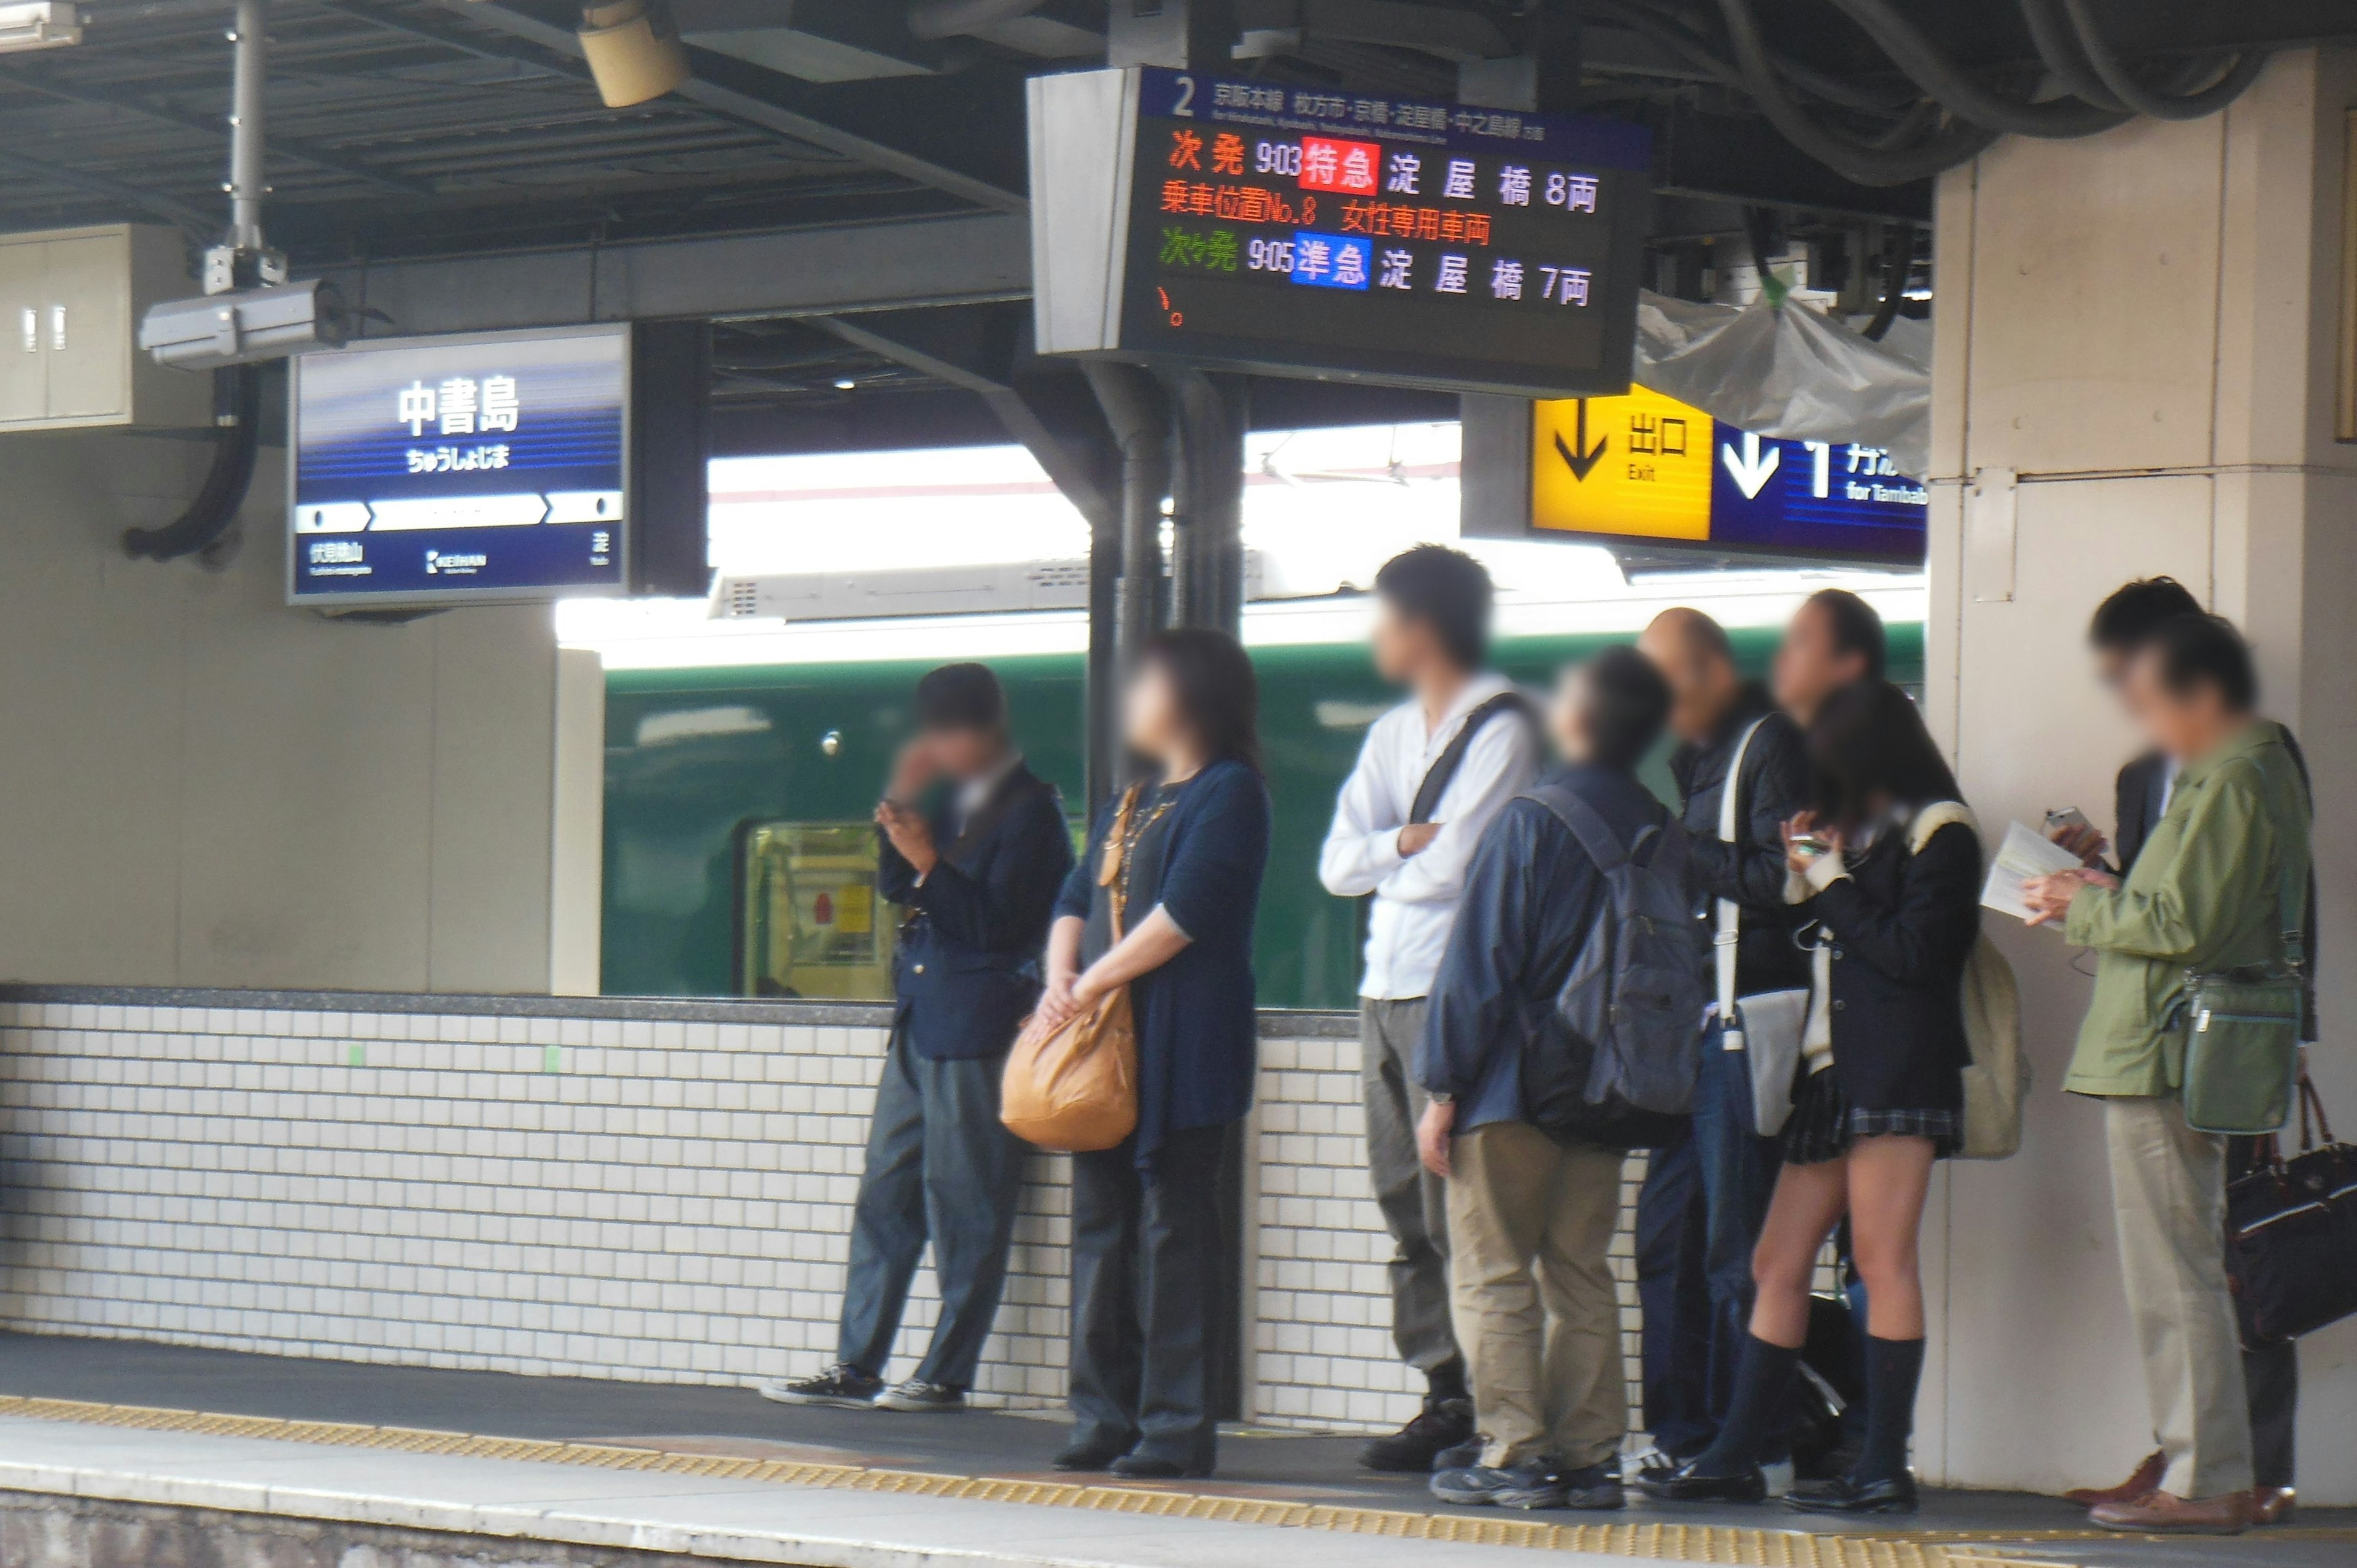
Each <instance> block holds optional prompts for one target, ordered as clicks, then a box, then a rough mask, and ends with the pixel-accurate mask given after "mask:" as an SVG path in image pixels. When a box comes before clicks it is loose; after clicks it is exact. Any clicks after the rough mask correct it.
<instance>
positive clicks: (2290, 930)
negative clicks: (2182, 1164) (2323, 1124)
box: [2182, 867, 2308, 1136]
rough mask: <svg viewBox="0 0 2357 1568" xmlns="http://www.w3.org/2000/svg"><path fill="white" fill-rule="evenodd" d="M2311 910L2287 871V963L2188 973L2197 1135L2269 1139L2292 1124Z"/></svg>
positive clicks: (2283, 909) (2188, 1078)
mask: <svg viewBox="0 0 2357 1568" xmlns="http://www.w3.org/2000/svg"><path fill="white" fill-rule="evenodd" d="M2304 907H2305V899H2304V893H2303V890H2302V887H2301V886H2300V882H2299V879H2297V878H2295V877H2293V876H2292V875H2291V873H2290V868H2289V867H2286V868H2285V873H2284V875H2283V878H2282V882H2281V885H2280V886H2279V887H2278V888H2277V891H2276V909H2277V911H2278V918H2279V921H2280V923H2279V925H2278V928H2277V929H2280V930H2281V931H2282V933H2283V961H2282V963H2281V964H2280V965H2277V966H2270V967H2268V968H2266V969H2242V970H2234V971H2232V972H2228V973H2224V974H2203V973H2201V972H2196V971H2188V972H2187V973H2186V977H2185V980H2186V988H2185V1000H2184V1002H2183V1004H2182V1009H2183V1012H2182V1016H2183V1018H2184V1025H2185V1122H2186V1125H2187V1126H2189V1127H2191V1128H2192V1129H2193V1130H2194V1131H2195V1132H2197V1133H2230V1134H2233V1135H2235V1136H2244V1135H2250V1136H2262V1135H2266V1134H2271V1133H2276V1132H2280V1131H2281V1130H2282V1128H2283V1126H2284V1123H2285V1122H2288V1121H2290V1120H2291V1107H2292V1097H2293V1095H2294V1093H2295V1092H2296V1091H2297V1086H2298V1081H2299V1046H2300V1038H2299V1036H2300V1032H2301V1026H2302V1024H2303V1022H2304V1021H2305V1018H2306V1015H2307V1008H2306V1002H2307V995H2308V980H2307V976H2306V975H2305V973H2304V972H2303V971H2304V969H2305V967H2306V965H2307V962H2308V954H2307V947H2308V940H2307V937H2306V935H2305V934H2304V933H2303V932H2302V931H2301V929H2300V925H2301V917H2302V912H2303V909H2304Z"/></svg>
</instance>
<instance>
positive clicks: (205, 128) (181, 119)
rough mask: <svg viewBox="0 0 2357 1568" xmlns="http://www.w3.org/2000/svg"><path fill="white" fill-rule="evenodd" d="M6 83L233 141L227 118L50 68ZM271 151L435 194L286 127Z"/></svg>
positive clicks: (12, 74) (7, 70)
mask: <svg viewBox="0 0 2357 1568" xmlns="http://www.w3.org/2000/svg"><path fill="white" fill-rule="evenodd" d="M0 83H5V84H6V85H7V86H10V87H15V88H21V89H22V90H23V91H27V92H38V93H40V94H41V95H42V96H44V97H48V98H56V99H59V100H62V101H63V102H68V103H81V104H87V105H89V106H90V107H91V108H95V109H115V110H120V111H122V112H124V113H131V114H138V115H143V116H145V118H147V119H150V120H159V121H162V122H163V123H164V124H167V125H178V127H180V129H182V130H184V131H195V132H198V133H199V134H204V135H207V136H210V137H212V138H213V139H215V140H216V141H222V142H226V141H228V140H229V127H228V125H227V124H225V123H223V122H221V121H215V120H208V119H205V118H203V117H202V116H199V115H195V114H183V113H180V112H179V111H178V110H176V109H167V108H165V107H164V106H163V105H162V104H160V103H154V102H149V101H147V100H145V99H144V98H139V97H135V96H134V95H133V94H131V93H128V92H117V91H109V90H108V89H105V88H102V87H87V86H83V85H81V84H80V83H78V82H70V81H59V80H58V79H57V77H56V76H55V75H54V74H51V73H48V72H44V71H38V70H24V69H22V68H19V67H14V66H0ZM269 150H270V152H272V153H273V154H276V155H279V156H285V157H290V158H294V159H296V160H297V161H298V162H301V163H307V164H309V165H311V166H313V167H314V168H323V169H326V170H328V171H329V172H330V173H333V174H340V175H344V176H346V177H350V178H352V179H359V180H366V181H367V182H368V183H369V184H371V185H377V186H382V187H383V188H386V189H388V190H397V191H400V192H401V193H402V194H403V195H404V196H432V195H434V194H435V190H434V188H433V187H432V186H430V185H427V184H425V183H424V182H423V181H421V180H414V179H405V178H404V177H401V176H400V175H396V174H388V173H386V172H385V171H384V170H382V169H376V168H371V167H370V166H368V165H366V164H364V163H358V162H355V161H353V160H352V159H350V158H346V157H342V156H339V155H337V154H335V153H332V152H329V151H328V150H327V149H326V148H324V147H321V146H320V145H318V144H317V143H316V142H308V141H305V140H303V139H302V138H301V137H299V136H289V135H286V134H284V133H283V132H277V131H274V132H272V133H271V134H270V139H269Z"/></svg>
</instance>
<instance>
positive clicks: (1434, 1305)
mask: <svg viewBox="0 0 2357 1568" xmlns="http://www.w3.org/2000/svg"><path fill="white" fill-rule="evenodd" d="M1424 1014H1425V999H1424V998H1423V997H1421V996H1413V997H1407V998H1405V999H1402V1000H1397V1001H1379V1000H1377V999H1376V998H1374V997H1372V996H1362V997H1361V998H1360V999H1359V1057H1360V1066H1361V1079H1362V1080H1363V1084H1364V1087H1365V1090H1366V1098H1367V1174H1368V1176H1369V1177H1370V1178H1371V1179H1372V1182H1373V1184H1374V1189H1375V1204H1376V1207H1378V1208H1381V1209H1382V1210H1383V1224H1384V1226H1385V1227H1386V1228H1388V1229H1389V1230H1390V1231H1391V1233H1392V1262H1391V1284H1392V1340H1393V1342H1394V1344H1396V1345H1397V1346H1398V1347H1399V1353H1400V1359H1402V1360H1404V1361H1405V1362H1406V1363H1407V1364H1408V1365H1409V1366H1411V1367H1414V1368H1415V1369H1417V1370H1418V1371H1423V1372H1429V1371H1432V1370H1434V1369H1436V1368H1439V1367H1444V1366H1447V1365H1448V1363H1449V1362H1451V1361H1456V1360H1459V1359H1461V1356H1460V1353H1459V1351H1458V1348H1457V1335H1456V1333H1455V1331H1454V1330H1452V1329H1451V1328H1450V1326H1449V1317H1448V1186H1447V1184H1446V1183H1444V1182H1443V1181H1442V1180H1441V1179H1440V1178H1439V1177H1438V1176H1434V1175H1433V1174H1432V1173H1431V1172H1429V1171H1427V1170H1426V1169H1425V1168H1424V1165H1423V1163H1422V1162H1421V1161H1419V1160H1418V1159H1417V1158H1416V1156H1415V1123H1416V1120H1417V1118H1419V1117H1421V1116H1422V1115H1423V1114H1424V1108H1425V1105H1426V1095H1425V1092H1424V1090H1421V1089H1418V1088H1417V1087H1416V1086H1415V1078H1414V1076H1413V1075H1412V1074H1411V1073H1410V1071H1409V1068H1410V1064H1411V1063H1412V1062H1413V1061H1414V1059H1415V1045H1416V1042H1417V1041H1418V1040H1419V1039H1422V1038H1423V1037H1424Z"/></svg>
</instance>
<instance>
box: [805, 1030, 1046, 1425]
mask: <svg viewBox="0 0 2357 1568" xmlns="http://www.w3.org/2000/svg"><path fill="white" fill-rule="evenodd" d="M1005 1070H1006V1058H1005V1057H1004V1056H996V1057H985V1058H980V1059H978V1060H971V1061H966V1060H960V1061H935V1060H933V1059H932V1058H929V1057H920V1056H919V1055H918V1054H917V1053H916V1052H915V1051H914V1050H912V1049H911V1048H910V1047H909V1036H908V1031H906V1030H904V1029H895V1030H894V1031H893V1032H892V1047H891V1050H890V1052H889V1054H888V1055H887V1056H886V1057H885V1058H884V1077H883V1080H882V1081H881V1082H879V1083H878V1084H877V1086H876V1115H875V1120H874V1121H873V1122H870V1123H869V1125H868V1129H867V1165H866V1169H865V1170H863V1171H862V1172H861V1173H860V1176H859V1201H858V1204H857V1206H856V1208H853V1210H852V1215H851V1269H850V1275H849V1278H848V1280H847V1281H846V1282H845V1291H844V1296H843V1325H842V1329H841V1334H840V1338H839V1339H838V1344H839V1346H840V1348H839V1349H838V1350H837V1351H836V1355H837V1357H838V1358H839V1359H842V1360H844V1361H846V1362H848V1363H850V1364H851V1365H852V1366H855V1367H856V1368H858V1369H860V1370H861V1371H863V1372H866V1373H867V1374H868V1375H869V1376H870V1377H881V1376H882V1375H883V1372H884V1368H885V1364H886V1363H887V1362H888V1360H890V1359H891V1355H892V1341H893V1340H894V1338H895V1337H898V1335H899V1332H900V1309H901V1308H902V1306H904V1305H907V1303H908V1299H909V1281H910V1280H911V1279H913V1278H914V1277H915V1276H916V1273H917V1263H918V1260H920V1258H922V1257H923V1256H924V1251H925V1244H926V1243H927V1242H928V1241H930V1242H931V1243H932V1248H933V1274H934V1277H935V1278H936V1279H937V1280H938V1281H939V1282H940V1283H941V1287H942V1316H941V1318H940V1320H939V1321H938V1322H937V1323H936V1324H935V1325H934V1326H933V1342H932V1347H931V1348H930V1349H929V1350H927V1351H926V1352H925V1359H924V1360H923V1361H922V1362H921V1363H920V1365H919V1366H918V1368H917V1374H916V1375H917V1376H918V1377H920V1378H921V1379H923V1380H925V1381H927V1382H929V1383H945V1384H947V1385H948V1386H950V1387H951V1388H954V1389H967V1388H972V1387H973V1386H974V1368H975V1367H976V1366H977V1365H978V1364H979V1363H980V1362H981V1360H982V1346H983V1341H985V1339H987V1338H989V1337H990V1325H991V1320H992V1319H993V1318H994V1317H996V1316H997V1314H998V1295H999V1292H1000V1290H1001V1288H1002V1287H1004V1286H1005V1284H1006V1251H1007V1247H1008V1245H1009V1244H1010V1243H1011V1242H1012V1240H1014V1235H1015V1204H1016V1199H1017V1197H1018V1196H1020V1194H1021V1192H1022V1188H1023V1161H1024V1157H1025V1156H1026V1155H1028V1154H1029V1153H1030V1148H1029V1146H1028V1144H1025V1143H1024V1142H1023V1141H1022V1140H1021V1139H1020V1138H1017V1136H1016V1135H1015V1134H1014V1133H1010V1132H1008V1131H1007V1130H1006V1127H1005V1125H1004V1124H1002V1123H1001V1122H999V1120H998V1079H999V1075H1000V1074H1001V1073H1003V1072H1004V1071H1005Z"/></svg>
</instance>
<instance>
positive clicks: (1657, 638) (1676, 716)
mask: <svg viewBox="0 0 2357 1568" xmlns="http://www.w3.org/2000/svg"><path fill="white" fill-rule="evenodd" d="M1637 651H1638V652H1640V653H1641V654H1643V655H1644V656H1645V657H1646V658H1647V659H1649V660H1652V664H1653V668H1654V669H1656V670H1659V671H1661V672H1662V679H1663V681H1665V682H1668V683H1669V688H1670V733H1671V734H1673V735H1674V736H1677V737H1678V738H1679V739H1680V740H1684V741H1692V742H1695V743H1696V744H1700V743H1701V742H1704V741H1706V740H1708V739H1709V738H1710V737H1711V736H1712V734H1713V733H1714V732H1716V731H1717V728H1718V724H1719V720H1720V719H1722V718H1724V717H1725V716H1726V714H1727V707H1728V704H1729V703H1732V702H1733V701H1734V698H1735V691H1736V688H1737V686H1738V683H1739V677H1738V676H1737V674H1736V672H1735V667H1734V666H1733V665H1731V664H1729V663H1728V662H1727V660H1724V659H1722V658H1720V657H1719V656H1718V654H1717V652H1716V651H1714V650H1708V649H1702V648H1697V647H1695V644H1694V642H1693V640H1692V639H1689V638H1686V637H1684V636H1681V635H1679V634H1678V633H1677V632H1675V631H1674V630H1672V629H1671V628H1668V627H1667V626H1664V625H1663V624H1661V623H1658V622H1657V623H1656V624H1654V625H1652V626H1650V627H1647V628H1645V631H1644V635H1642V636H1641V637H1640V638H1638V639H1637Z"/></svg>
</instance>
